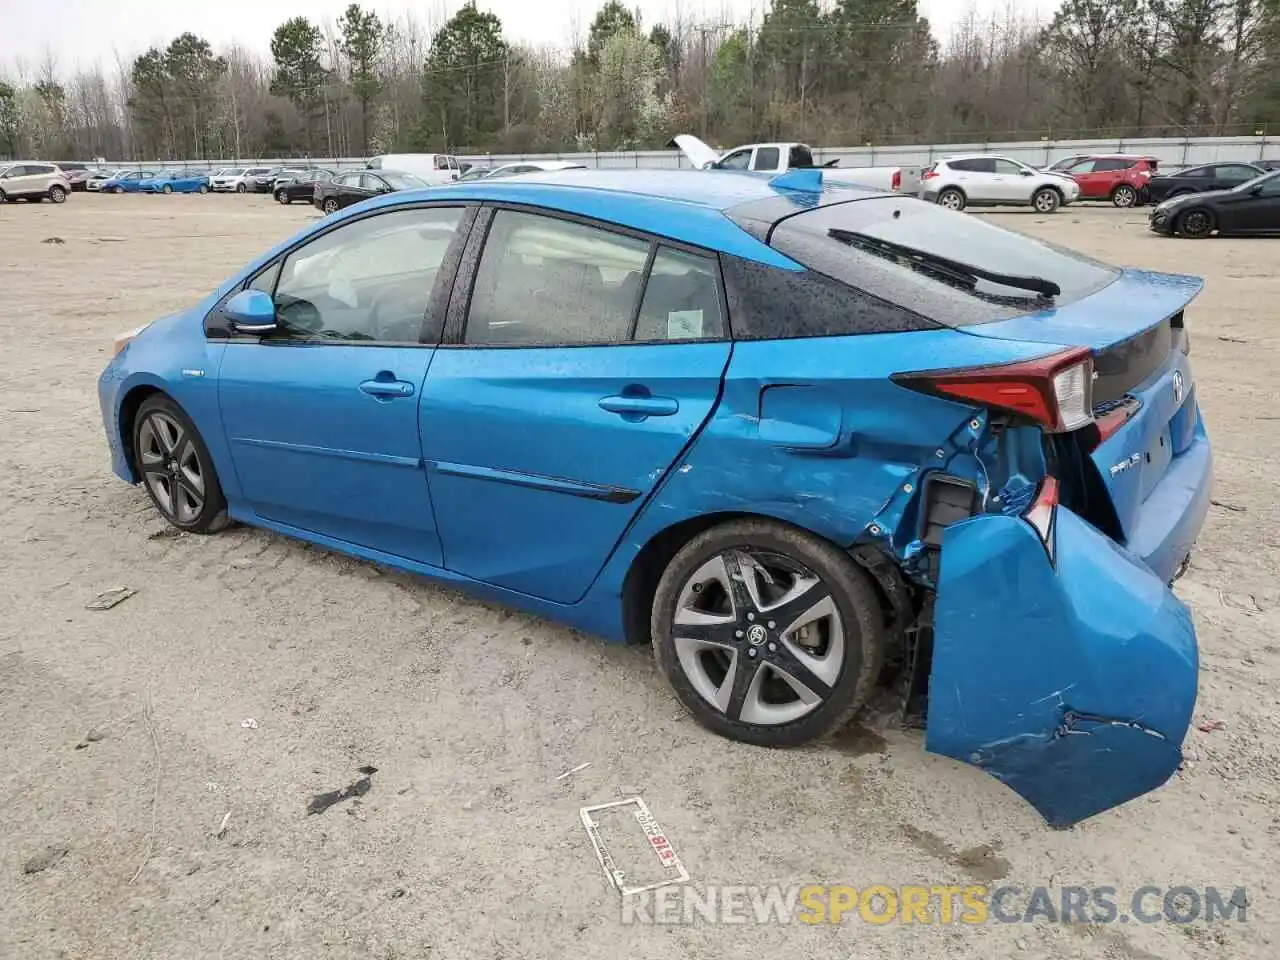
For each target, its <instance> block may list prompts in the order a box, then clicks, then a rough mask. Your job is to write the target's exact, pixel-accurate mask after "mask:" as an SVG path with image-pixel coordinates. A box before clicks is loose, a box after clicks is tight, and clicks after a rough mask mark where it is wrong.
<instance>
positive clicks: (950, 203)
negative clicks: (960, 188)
mask: <svg viewBox="0 0 1280 960" xmlns="http://www.w3.org/2000/svg"><path fill="white" fill-rule="evenodd" d="M938 205H939V206H942V207H945V208H946V209H948V210H961V209H963V208H964V198H963V197H961V196H960V194H959V193H957V192H956V191H955V190H947V191H946V192H944V193H943V194H942V196H940V197H939V198H938Z"/></svg>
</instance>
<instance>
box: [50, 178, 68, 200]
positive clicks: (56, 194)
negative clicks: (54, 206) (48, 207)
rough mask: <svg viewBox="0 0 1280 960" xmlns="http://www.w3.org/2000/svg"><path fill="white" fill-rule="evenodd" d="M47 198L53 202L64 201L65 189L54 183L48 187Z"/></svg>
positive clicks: (65, 198) (65, 196) (65, 197)
mask: <svg viewBox="0 0 1280 960" xmlns="http://www.w3.org/2000/svg"><path fill="white" fill-rule="evenodd" d="M49 199H50V200H52V201H53V202H54V203H66V202H67V191H66V190H64V189H63V188H62V187H60V186H58V185H57V184H56V183H55V184H54V185H53V186H52V187H50V188H49Z"/></svg>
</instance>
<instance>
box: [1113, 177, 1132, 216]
mask: <svg viewBox="0 0 1280 960" xmlns="http://www.w3.org/2000/svg"><path fill="white" fill-rule="evenodd" d="M1111 203H1112V205H1113V206H1116V207H1119V208H1120V209H1122V210H1127V209H1128V208H1129V207H1136V206H1137V205H1138V191H1137V190H1135V189H1133V187H1131V186H1129V185H1128V184H1127V183H1122V184H1120V186H1118V187H1116V188H1115V189H1114V190H1112V191H1111Z"/></svg>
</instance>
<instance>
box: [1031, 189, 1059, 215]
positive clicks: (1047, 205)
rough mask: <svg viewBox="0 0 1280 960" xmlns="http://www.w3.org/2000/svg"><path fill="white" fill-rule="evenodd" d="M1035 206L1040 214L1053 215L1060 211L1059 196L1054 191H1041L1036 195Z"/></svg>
mask: <svg viewBox="0 0 1280 960" xmlns="http://www.w3.org/2000/svg"><path fill="white" fill-rule="evenodd" d="M1035 206H1036V210H1037V211H1038V212H1040V213H1053V211H1055V210H1057V209H1058V195H1057V194H1056V193H1054V192H1053V190H1041V191H1040V192H1039V193H1037V194H1036V197H1035Z"/></svg>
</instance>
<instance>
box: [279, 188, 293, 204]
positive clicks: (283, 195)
mask: <svg viewBox="0 0 1280 960" xmlns="http://www.w3.org/2000/svg"><path fill="white" fill-rule="evenodd" d="M276 202H277V203H283V204H286V205H287V204H289V203H290V202H291V201H290V200H289V194H288V193H287V192H285V191H284V190H280V191H277V192H276Z"/></svg>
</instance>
